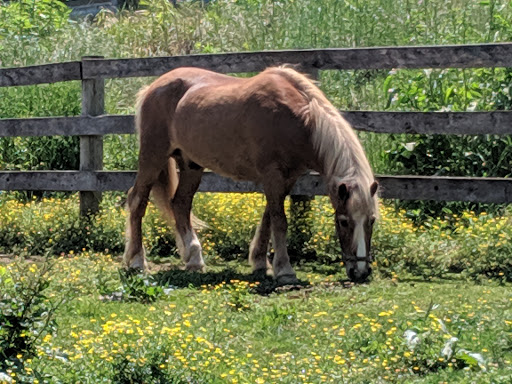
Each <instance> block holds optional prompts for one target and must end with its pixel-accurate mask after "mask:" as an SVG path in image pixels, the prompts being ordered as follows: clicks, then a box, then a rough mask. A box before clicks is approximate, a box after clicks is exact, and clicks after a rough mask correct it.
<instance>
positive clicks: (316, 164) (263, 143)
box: [123, 67, 378, 285]
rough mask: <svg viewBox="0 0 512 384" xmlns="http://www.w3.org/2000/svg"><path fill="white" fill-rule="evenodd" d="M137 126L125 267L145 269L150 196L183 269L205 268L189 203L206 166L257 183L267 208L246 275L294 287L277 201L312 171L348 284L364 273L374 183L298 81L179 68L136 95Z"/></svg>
mask: <svg viewBox="0 0 512 384" xmlns="http://www.w3.org/2000/svg"><path fill="white" fill-rule="evenodd" d="M136 125H137V129H138V132H139V138H140V153H139V170H138V174H137V178H136V180H135V185H134V187H133V188H132V189H131V190H130V192H129V195H128V200H127V204H128V209H129V218H128V223H127V228H126V235H127V244H126V249H125V253H124V257H123V262H124V264H125V266H127V267H128V268H141V269H144V268H146V261H145V256H144V248H143V245H142V230H141V223H142V217H143V216H144V213H145V210H146V206H147V203H148V198H149V195H150V192H152V194H153V197H154V200H155V204H156V205H157V207H158V208H159V209H160V210H161V211H162V212H163V213H164V215H165V216H167V217H169V218H172V219H173V220H174V223H175V229H176V243H177V246H178V249H179V252H180V254H181V257H182V260H183V261H184V262H185V268H186V269H187V270H203V269H204V261H203V256H202V249H201V245H200V243H199V240H198V238H197V235H196V233H195V231H194V227H193V222H194V219H195V217H194V216H193V215H192V214H191V207H192V199H193V197H194V194H195V193H196V191H197V189H198V187H199V184H200V182H201V175H202V173H203V170H204V169H205V168H209V169H211V170H212V171H214V172H215V173H217V174H219V175H223V176H228V177H230V178H233V179H236V180H249V181H254V182H256V183H258V184H261V185H262V186H263V190H264V193H265V196H266V199H267V205H266V208H265V212H264V214H263V218H262V220H261V223H260V225H259V226H258V229H257V231H256V234H255V236H254V239H253V240H252V242H251V246H250V252H249V262H250V263H251V265H252V268H253V271H254V272H258V271H267V270H268V269H270V268H271V267H272V269H273V274H274V278H275V279H276V280H277V283H278V284H280V285H284V284H291V283H295V282H296V281H297V278H296V275H295V272H294V270H293V268H292V266H291V264H290V260H289V257H288V251H287V247H286V231H287V222H286V216H285V211H284V200H285V197H286V195H288V194H289V192H290V190H291V189H292V187H293V185H294V184H295V181H296V180H297V178H298V177H299V176H301V175H302V174H304V173H305V172H306V171H307V170H315V171H317V172H319V173H320V174H321V175H322V176H323V177H324V178H325V183H326V186H327V188H328V194H329V196H330V199H331V202H332V205H333V207H334V210H335V223H336V232H337V234H338V237H339V241H340V244H341V248H342V251H343V256H344V261H345V265H346V270H347V274H348V276H349V278H350V279H351V280H353V281H364V280H365V279H366V278H367V277H368V276H369V275H370V273H371V257H370V240H371V236H372V228H373V223H374V221H375V218H376V216H377V214H378V207H377V193H376V192H377V188H378V184H377V182H376V181H375V180H374V176H373V174H372V170H371V168H370V165H369V163H368V160H367V158H366V155H365V153H364V150H363V148H362V146H361V144H360V142H359V140H358V138H357V136H356V135H355V133H354V132H353V130H352V128H351V127H350V125H349V124H348V123H347V122H346V121H345V120H344V119H343V117H342V116H341V115H340V114H339V113H338V111H337V110H336V109H335V108H334V106H333V105H332V104H331V103H330V102H329V101H328V100H327V98H326V97H325V96H324V94H323V93H322V92H321V91H320V90H319V89H318V87H316V86H315V85H314V83H313V82H312V81H310V80H309V79H308V78H307V77H306V76H304V75H301V74H300V73H298V72H296V71H295V70H293V69H291V68H283V67H278V68H268V69H266V70H265V71H264V72H262V73H260V74H258V75H256V76H254V77H252V78H235V77H231V76H226V75H222V74H218V73H215V72H210V71H206V70H203V69H199V68H178V69H175V70H173V71H170V72H168V73H167V74H164V75H162V76H161V77H160V78H158V79H157V80H155V81H154V82H153V83H152V84H151V85H150V86H149V87H147V88H145V89H143V90H141V91H140V92H139V95H138V101H137V114H136ZM176 166H177V168H179V174H178V172H177V169H176ZM271 237H272V245H273V248H274V250H275V256H274V259H273V262H272V266H270V264H269V262H268V260H267V250H268V245H269V241H270V238H271Z"/></svg>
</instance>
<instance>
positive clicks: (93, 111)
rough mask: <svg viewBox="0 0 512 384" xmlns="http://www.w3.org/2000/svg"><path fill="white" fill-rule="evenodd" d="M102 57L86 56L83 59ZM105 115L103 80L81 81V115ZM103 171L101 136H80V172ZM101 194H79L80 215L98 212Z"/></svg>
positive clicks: (84, 192) (90, 192) (89, 192)
mask: <svg viewBox="0 0 512 384" xmlns="http://www.w3.org/2000/svg"><path fill="white" fill-rule="evenodd" d="M89 58H91V59H92V58H94V59H99V58H103V57H102V56H86V57H83V58H82V65H83V60H84V59H89ZM104 113H105V80H104V79H87V80H84V79H82V115H83V116H98V115H102V114H104ZM101 169H103V136H80V171H97V170H101ZM100 202H101V192H97V191H81V192H80V215H81V216H89V215H91V214H95V213H97V212H98V210H99V205H100Z"/></svg>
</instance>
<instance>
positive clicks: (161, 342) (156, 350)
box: [0, 254, 512, 383]
mask: <svg viewBox="0 0 512 384" xmlns="http://www.w3.org/2000/svg"><path fill="white" fill-rule="evenodd" d="M21 265H22V268H25V269H29V271H26V272H25V276H27V277H30V276H32V278H35V276H37V274H38V270H37V268H36V266H35V265H32V266H30V265H31V264H27V262H26V261H24V262H22V264H21ZM117 268H118V263H117V262H115V261H112V259H111V258H110V257H109V256H105V255H100V254H84V255H80V256H75V257H70V258H62V259H59V260H58V261H57V262H56V264H55V265H54V266H53V270H52V272H51V275H50V276H51V277H50V281H51V283H50V287H49V288H48V290H47V297H48V298H50V300H52V301H57V300H59V298H60V297H61V296H62V295H65V296H66V297H67V298H68V299H69V301H67V302H66V303H65V304H63V305H62V306H61V307H60V308H59V309H58V310H57V312H56V320H57V324H58V330H57V332H56V333H55V334H54V335H53V336H52V335H51V334H47V335H45V336H44V337H41V340H40V342H39V343H38V345H37V351H36V357H34V358H32V359H31V360H30V361H29V362H28V363H27V364H26V366H25V372H22V373H27V372H28V373H31V372H38V374H39V375H40V376H39V379H38V380H37V381H32V382H40V383H42V382H46V381H45V379H44V378H45V377H46V378H47V381H48V382H51V383H276V382H282V383H323V382H326V383H327V382H330V383H387V382H396V383H439V382H446V383H509V382H510V380H511V378H512V364H511V361H512V349H511V326H512V294H511V290H510V287H509V286H498V285H496V284H483V285H475V284H473V283H469V282H466V281H462V280H459V281H458V280H434V281H431V282H425V281H422V280H417V279H404V280H401V279H399V278H397V277H396V276H395V277H394V278H391V279H380V278H378V279H375V280H374V281H372V282H371V283H370V284H365V285H359V286H352V285H351V284H348V283H340V277H341V275H340V273H339V271H340V268H341V267H340V266H339V265H332V266H330V267H325V266H321V265H319V264H306V265H303V266H301V267H299V269H298V272H299V278H301V279H302V280H304V281H306V282H310V283H311V285H309V286H305V287H302V288H300V289H297V290H284V291H270V290H268V289H266V288H265V284H268V282H267V281H263V282H262V283H255V282H254V280H252V278H251V276H250V275H249V274H248V269H247V268H246V266H245V263H228V264H225V263H224V264H222V265H214V266H210V271H209V272H208V273H206V274H205V275H201V276H200V277H199V276H198V275H196V274H191V273H186V272H182V271H180V270H177V269H175V266H172V265H153V268H154V270H155V271H156V272H155V273H154V274H153V275H152V276H153V277H152V278H149V279H148V278H146V284H147V286H146V288H143V289H141V288H140V287H141V286H142V285H139V283H140V281H139V280H138V279H143V278H141V277H137V276H134V277H131V278H126V277H125V278H123V279H122V280H120V277H119V276H120V275H119V274H118V272H117ZM15 269H16V264H9V265H8V266H7V272H4V278H5V274H6V273H7V274H8V273H9V271H11V270H15ZM0 275H1V274H0ZM4 281H5V279H4ZM152 284H157V285H156V287H164V289H163V290H162V292H160V293H159V294H158V295H155V294H154V292H153V291H151V290H149V289H148V288H149V287H151V286H152ZM137 286H138V287H139V288H136V287H137ZM153 288H155V286H153ZM267 288H268V287H267ZM143 290H146V291H145V292H144V293H143V292H142V291H143ZM71 292H72V293H71ZM108 292H110V293H108ZM112 292H119V295H118V296H116V294H115V293H114V294H112ZM271 292H272V293H271ZM120 295H123V296H122V297H124V299H122V301H117V300H116V299H118V298H120V297H121V296H120ZM112 298H114V300H112ZM411 332H414V334H416V335H417V336H415V337H410V336H409V339H408V336H407V335H408V334H411V335H414V334H412V333H411ZM453 338H456V339H457V341H456V342H454V340H455V339H453ZM21 382H24V381H21Z"/></svg>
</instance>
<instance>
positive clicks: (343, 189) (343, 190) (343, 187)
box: [338, 183, 350, 202]
mask: <svg viewBox="0 0 512 384" xmlns="http://www.w3.org/2000/svg"><path fill="white" fill-rule="evenodd" d="M338 197H339V198H340V200H341V201H343V202H346V201H347V200H348V198H349V197H350V187H349V186H348V185H347V184H345V183H341V184H340V185H338Z"/></svg>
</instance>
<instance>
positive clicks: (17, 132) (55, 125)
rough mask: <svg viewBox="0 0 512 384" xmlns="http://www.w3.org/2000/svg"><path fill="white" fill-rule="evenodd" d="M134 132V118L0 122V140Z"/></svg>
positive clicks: (84, 117) (7, 120)
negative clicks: (17, 137)
mask: <svg viewBox="0 0 512 384" xmlns="http://www.w3.org/2000/svg"><path fill="white" fill-rule="evenodd" d="M130 133H135V128H134V121H133V115H102V116H72V117H41V118H30V119H0V137H15V136H87V135H111V134H130Z"/></svg>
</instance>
